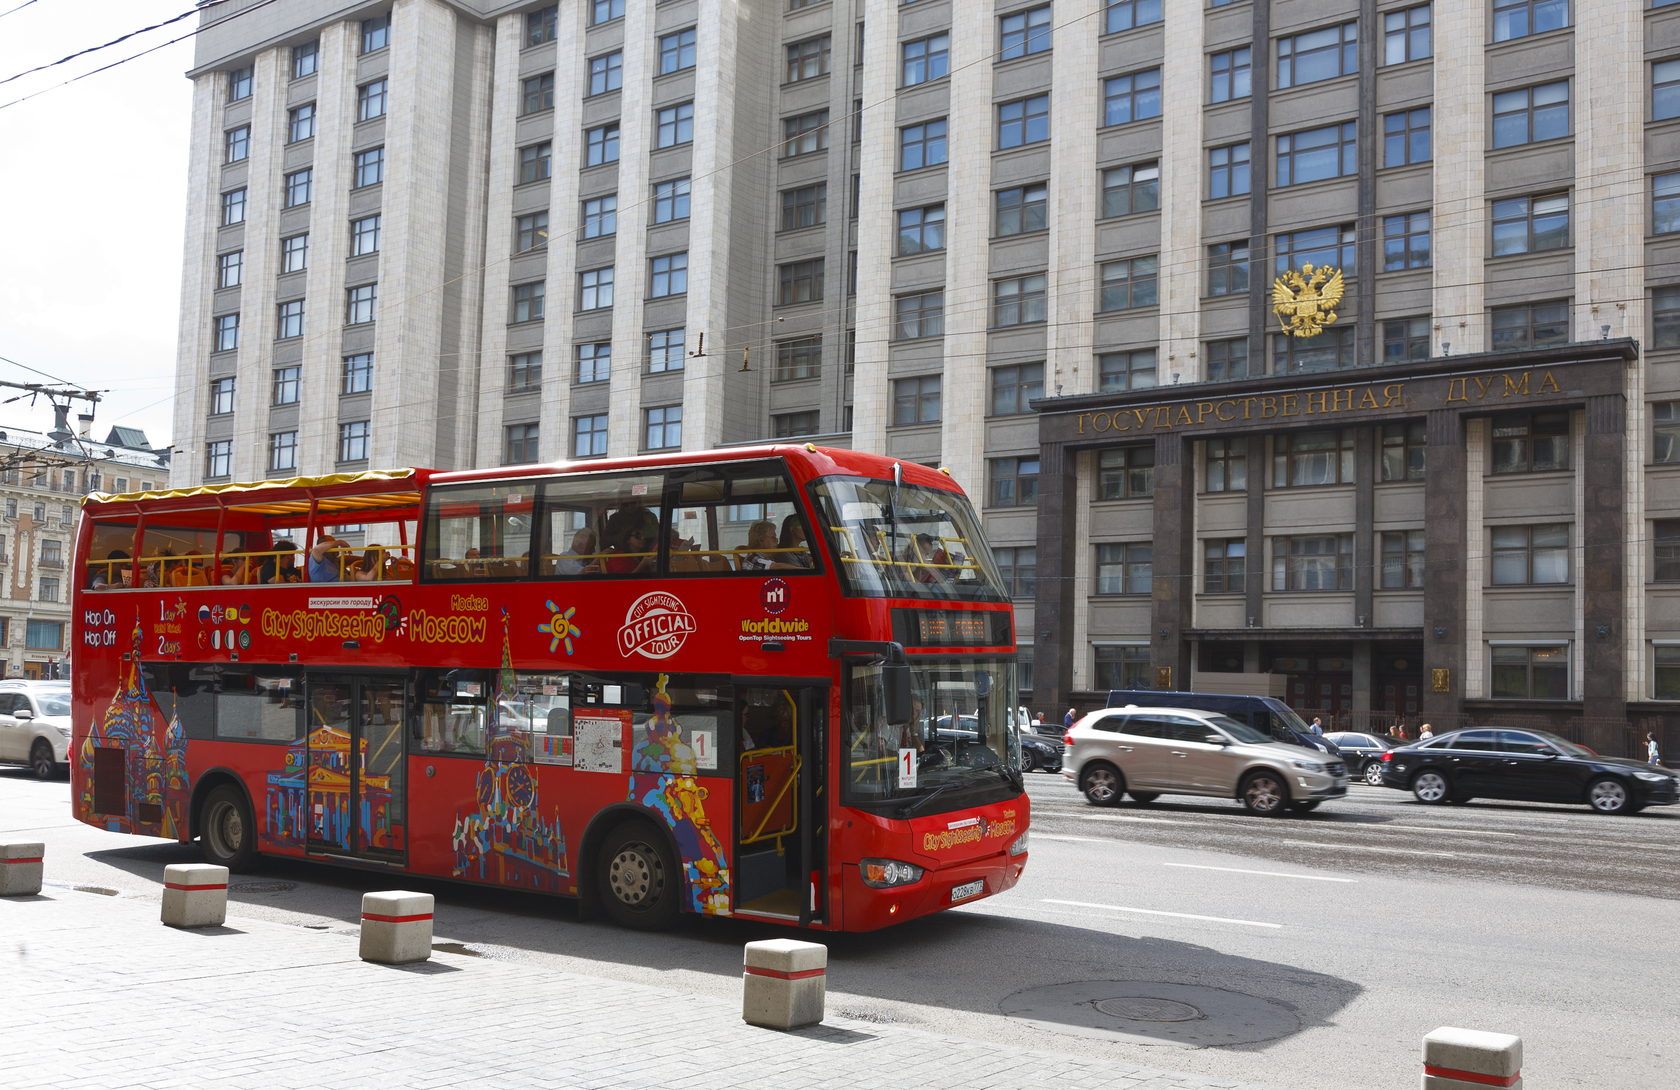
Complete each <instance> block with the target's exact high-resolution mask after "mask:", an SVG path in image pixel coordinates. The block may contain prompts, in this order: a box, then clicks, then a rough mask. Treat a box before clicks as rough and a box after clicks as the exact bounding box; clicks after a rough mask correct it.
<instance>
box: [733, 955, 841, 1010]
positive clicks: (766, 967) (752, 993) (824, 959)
mask: <svg viewBox="0 0 1680 1090" xmlns="http://www.w3.org/2000/svg"><path fill="white" fill-rule="evenodd" d="M744 964H745V973H744V974H743V978H742V988H741V1018H742V1019H743V1020H744V1021H746V1022H748V1023H750V1024H752V1025H755V1026H768V1027H770V1028H771V1029H796V1028H798V1027H799V1026H810V1025H815V1024H816V1023H818V1022H821V1021H822V1020H823V999H824V996H825V994H826V991H827V974H828V947H826V946H824V945H822V944H821V943H818V942H800V941H798V940H797V939H763V940H761V941H759V942H749V943H747V951H746V958H745V962H744Z"/></svg>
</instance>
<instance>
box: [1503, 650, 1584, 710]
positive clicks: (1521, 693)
mask: <svg viewBox="0 0 1680 1090" xmlns="http://www.w3.org/2000/svg"><path fill="white" fill-rule="evenodd" d="M1492 652H1493V654H1492V670H1491V671H1490V672H1489V674H1488V678H1489V686H1488V695H1489V696H1492V697H1493V698H1494V699H1495V700H1568V699H1569V648H1568V647H1566V646H1562V645H1557V644H1552V645H1548V646H1542V647H1505V646H1497V647H1494V648H1492Z"/></svg>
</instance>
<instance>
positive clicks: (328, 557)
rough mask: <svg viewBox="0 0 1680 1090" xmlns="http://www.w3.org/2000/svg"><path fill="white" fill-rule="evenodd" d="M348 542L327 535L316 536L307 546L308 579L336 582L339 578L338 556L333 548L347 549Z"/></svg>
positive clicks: (317, 581) (313, 581)
mask: <svg viewBox="0 0 1680 1090" xmlns="http://www.w3.org/2000/svg"><path fill="white" fill-rule="evenodd" d="M349 547H350V546H349V544H348V543H346V542H343V541H340V540H339V539H338V538H336V537H332V536H331V535H327V536H324V537H320V538H317V539H316V541H315V544H313V545H311V546H310V547H309V581H310V582H311V583H336V582H338V579H339V574H338V556H337V554H336V552H335V550H339V549H347V548H349Z"/></svg>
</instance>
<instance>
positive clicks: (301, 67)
mask: <svg viewBox="0 0 1680 1090" xmlns="http://www.w3.org/2000/svg"><path fill="white" fill-rule="evenodd" d="M320 65H321V43H320V42H319V41H318V40H317V41H313V42H304V43H303V44H302V45H294V46H292V78H293V79H302V78H303V77H305V76H313V75H314V74H315V73H316V71H317V70H319V68H320Z"/></svg>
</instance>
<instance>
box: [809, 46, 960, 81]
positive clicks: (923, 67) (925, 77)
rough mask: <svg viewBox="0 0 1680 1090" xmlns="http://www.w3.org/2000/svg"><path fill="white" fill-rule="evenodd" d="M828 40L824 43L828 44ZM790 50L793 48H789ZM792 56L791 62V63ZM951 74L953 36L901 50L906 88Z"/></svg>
mask: <svg viewBox="0 0 1680 1090" xmlns="http://www.w3.org/2000/svg"><path fill="white" fill-rule="evenodd" d="M827 40H828V39H827V38H824V39H823V41H824V42H827ZM788 48H789V50H791V49H792V48H793V47H792V46H789V47H788ZM791 60H792V58H791V56H790V58H789V61H790V63H791ZM950 74H951V36H950V35H949V34H935V35H932V36H931V37H927V38H917V39H916V40H915V41H913V42H905V43H904V45H903V46H902V47H901V50H900V57H899V82H900V84H901V85H902V86H905V87H914V86H915V85H916V84H918V83H927V82H929V81H931V80H936V79H944V78H945V77H946V76H948V75H950Z"/></svg>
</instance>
